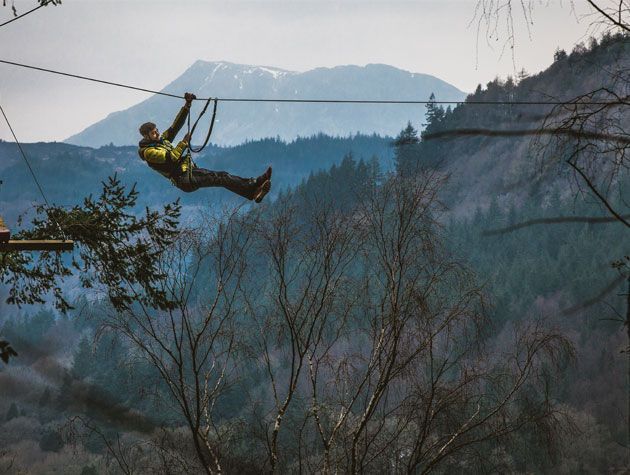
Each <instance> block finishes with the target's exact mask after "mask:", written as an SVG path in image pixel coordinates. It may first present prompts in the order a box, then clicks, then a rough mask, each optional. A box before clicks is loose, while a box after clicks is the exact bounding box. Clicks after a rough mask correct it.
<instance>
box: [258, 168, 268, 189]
mask: <svg viewBox="0 0 630 475" xmlns="http://www.w3.org/2000/svg"><path fill="white" fill-rule="evenodd" d="M269 180H271V167H267V169H266V170H265V173H263V174H262V175H260V176H259V177H258V178H256V185H257V186H261V185H262V184H263V183H265V182H266V181H269Z"/></svg>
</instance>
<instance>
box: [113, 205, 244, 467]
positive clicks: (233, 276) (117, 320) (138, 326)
mask: <svg viewBox="0 0 630 475" xmlns="http://www.w3.org/2000/svg"><path fill="white" fill-rule="evenodd" d="M241 228H242V222H241V218H240V217H239V214H238V211H233V212H231V213H230V214H229V215H228V216H224V217H222V218H221V219H216V220H212V221H208V222H206V223H203V224H202V225H200V226H199V227H198V228H196V229H195V230H192V229H186V230H183V231H181V232H180V234H179V236H178V237H177V239H176V240H175V241H174V242H173V243H172V244H171V245H170V246H169V247H168V249H167V250H166V251H165V252H164V253H163V256H162V258H161V259H160V261H159V267H160V270H161V271H162V272H163V273H164V275H165V276H166V278H165V279H164V280H163V281H162V283H161V285H162V287H161V289H160V291H161V292H163V294H164V295H166V296H167V297H168V301H169V302H170V304H169V305H168V307H167V308H164V309H161V310H160V309H158V308H155V307H151V306H150V305H147V304H146V303H145V301H144V299H142V298H140V297H141V296H140V295H138V297H137V298H136V299H134V300H135V302H134V303H133V304H131V305H129V306H127V307H126V308H124V309H120V310H118V311H115V312H112V313H111V314H110V315H109V317H108V318H107V320H106V322H105V324H104V325H105V326H106V327H107V328H109V329H111V330H114V331H116V332H119V333H121V334H123V335H125V336H126V337H127V338H128V340H129V342H130V343H131V344H132V348H133V349H134V351H135V353H136V356H138V357H142V358H144V359H145V360H146V361H148V362H149V363H150V364H151V365H152V366H153V367H154V368H155V369H156V370H157V371H158V372H159V375H160V377H161V380H162V382H163V383H164V385H165V386H166V388H167V389H168V398H167V400H166V401H165V402H167V403H169V404H170V405H172V409H173V410H174V411H175V413H176V414H178V415H179V416H181V418H182V420H183V421H184V422H185V424H186V428H187V430H188V434H189V436H190V437H191V439H192V444H193V447H194V450H195V455H196V457H197V459H198V466H199V469H202V470H203V471H204V472H205V473H221V472H222V471H223V467H222V465H221V460H222V452H223V451H224V450H225V449H226V444H227V443H228V442H229V437H230V433H229V430H224V428H222V427H221V425H220V424H218V423H217V421H216V420H215V416H214V409H215V405H216V403H217V399H218V398H219V396H220V395H221V394H222V393H223V392H224V390H225V389H226V387H227V386H228V384H229V382H230V377H231V374H232V373H233V371H234V369H235V365H236V361H235V357H234V355H235V351H236V341H237V338H236V324H237V317H238V316H239V315H240V313H239V303H238V301H237V294H238V292H237V290H238V288H239V285H240V282H241V280H242V279H243V277H244V275H245V273H246V271H247V263H246V259H245V256H246V255H247V248H248V246H249V245H250V236H249V235H247V234H243V233H241V232H240V230H241ZM201 276H203V281H204V287H203V288H200V287H199V285H200V284H199V281H200V279H201ZM128 291H129V292H130V294H132V295H133V293H134V292H135V291H139V290H137V289H136V288H135V287H134V286H130V287H129V289H128ZM122 453H123V452H121V454H122ZM119 458H121V459H122V457H119ZM117 460H118V459H117Z"/></svg>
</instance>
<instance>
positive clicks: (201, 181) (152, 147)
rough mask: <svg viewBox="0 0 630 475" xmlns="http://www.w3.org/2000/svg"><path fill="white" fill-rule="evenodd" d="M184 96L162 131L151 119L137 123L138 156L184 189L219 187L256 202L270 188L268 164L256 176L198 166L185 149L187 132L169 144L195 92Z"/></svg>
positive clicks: (180, 125) (187, 139) (179, 126)
mask: <svg viewBox="0 0 630 475" xmlns="http://www.w3.org/2000/svg"><path fill="white" fill-rule="evenodd" d="M184 99H185V100H186V104H185V105H184V106H183V107H182V108H181V110H180V111H179V113H178V114H177V117H175V120H174V121H173V124H172V125H171V126H170V127H169V128H168V129H167V130H166V131H164V132H163V133H162V135H160V133H159V131H158V129H157V126H156V125H155V124H154V123H153V122H145V123H144V124H142V125H141V126H140V129H139V130H140V135H142V140H141V141H140V143H139V144H138V147H139V148H138V154H139V155H140V158H141V159H142V160H144V161H145V162H147V165H149V166H150V167H151V168H153V169H154V170H155V171H157V172H158V173H160V174H161V175H163V176H165V177H166V178H168V179H169V180H171V182H172V183H173V184H174V185H175V186H176V187H177V188H179V189H180V190H182V191H185V192H186V193H189V192H192V191H196V190H198V189H199V188H207V187H223V188H226V189H227V190H230V191H231V192H233V193H236V194H237V195H240V196H242V197H243V198H246V199H248V200H253V201H255V202H256V203H260V202H261V201H262V200H263V198H264V197H265V195H266V194H267V193H269V190H271V167H269V168H267V170H266V171H265V172H264V173H263V174H262V175H260V176H259V177H258V178H241V177H239V176H236V175H230V174H229V173H227V172H217V171H211V170H206V169H205V168H198V167H197V165H195V164H194V162H193V161H192V157H191V155H190V152H187V153H186V151H187V149H188V147H189V144H190V138H191V137H190V133H187V134H186V135H184V138H183V139H182V140H181V141H180V142H179V143H178V144H177V146H173V144H172V143H171V141H172V140H173V139H175V136H176V135H177V133H178V132H179V131H180V129H181V128H182V126H183V125H184V122H185V121H186V118H187V117H188V114H189V113H190V105H191V104H192V101H193V100H194V99H196V96H195V95H194V94H191V93H189V92H187V93H186V94H185V95H184Z"/></svg>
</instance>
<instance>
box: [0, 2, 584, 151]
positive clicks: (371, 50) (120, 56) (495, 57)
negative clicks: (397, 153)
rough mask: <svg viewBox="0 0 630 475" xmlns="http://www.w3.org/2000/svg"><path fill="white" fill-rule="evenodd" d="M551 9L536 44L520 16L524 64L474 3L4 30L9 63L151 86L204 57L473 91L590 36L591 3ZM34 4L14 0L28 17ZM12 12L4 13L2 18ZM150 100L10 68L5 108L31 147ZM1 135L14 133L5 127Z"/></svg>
mask: <svg viewBox="0 0 630 475" xmlns="http://www.w3.org/2000/svg"><path fill="white" fill-rule="evenodd" d="M541 3H543V4H546V3H548V4H549V6H546V7H545V6H539V7H538V8H537V9H536V10H535V11H534V16H533V20H534V23H533V25H531V37H530V35H529V34H528V31H527V29H526V28H525V26H524V22H522V21H520V20H521V18H520V17H518V16H517V17H516V20H517V21H516V23H517V25H518V28H517V31H516V42H517V50H516V54H515V60H514V61H515V64H514V63H513V59H512V55H511V54H510V52H509V50H508V51H507V52H505V53H504V54H503V55H502V54H501V50H502V45H503V44H502V42H492V44H490V45H489V44H488V43H487V41H486V39H485V36H484V34H483V33H482V34H481V36H480V39H479V41H478V45H477V28H476V24H474V23H473V24H471V22H472V21H473V19H474V12H475V5H476V1H475V0H458V1H456V0H441V1H431V0H415V1H414V0H407V1H392V0H388V1H384V0H381V1H359V0H341V1H339V0H337V1H321V0H316V1H313V0H292V1H273V0H258V1H240V0H229V1H225V0H223V1H213V0H204V1H202V0H198V1H193V0H151V1H147V0H128V1H115V0H63V4H62V5H60V6H57V7H53V6H50V7H46V8H41V9H39V10H38V11H36V12H34V13H32V14H30V15H28V16H26V17H24V18H23V19H20V20H18V21H15V22H13V23H11V24H9V25H7V26H5V27H3V28H0V59H5V60H9V61H16V62H21V63H26V64H32V65H35V66H41V67H45V68H50V69H58V70H63V71H67V72H71V73H75V74H80V75H85V76H93V77H98V78H102V79H106V80H110V81H114V82H124V83H129V84H132V85H137V86H139V87H145V88H148V89H161V88H162V87H164V86H165V85H166V84H168V83H169V82H170V81H172V80H173V79H175V78H176V77H177V76H179V75H180V74H181V73H182V72H183V71H184V70H185V69H186V68H187V67H188V66H190V64H191V63H193V62H194V61H195V60H197V59H203V60H208V61H219V60H224V61H230V62H234V63H243V64H255V65H266V66H276V67H280V68H284V69H289V70H295V71H305V70H308V69H312V68H315V67H320V66H326V67H331V66H337V65H343V64H357V65H365V64H367V63H385V64H390V65H392V66H396V67H399V68H402V69H405V70H408V71H412V72H419V73H427V74H432V75H434V76H437V77H439V78H440V79H443V80H445V81H447V82H450V83H451V84H453V85H455V86H457V87H458V88H460V89H462V90H464V91H472V90H474V88H475V87H476V85H477V84H479V83H481V84H485V83H487V82H488V81H490V80H492V79H493V78H495V77H496V76H500V77H505V76H507V75H509V74H513V73H514V71H515V70H520V69H521V68H525V70H527V71H528V72H530V73H534V72H538V71H540V70H542V69H544V68H546V67H547V66H548V65H549V64H550V63H551V61H552V57H553V52H554V51H555V49H556V48H557V47H558V46H559V47H562V48H565V49H567V50H571V49H572V47H573V46H574V45H575V44H576V43H578V42H580V41H583V40H585V32H586V29H587V28H586V26H587V23H588V22H587V21H585V20H582V21H580V15H581V14H582V13H583V12H584V11H585V7H584V4H585V2H584V1H582V0H578V1H576V2H574V3H575V4H577V7H576V8H577V11H572V9H571V8H570V4H571V3H570V2H569V0H564V1H560V0H548V2H547V1H545V2H541ZM35 4H36V2H35V0H15V5H16V8H17V9H18V11H19V12H20V13H23V12H25V11H27V10H29V9H30V8H33V7H34V6H35ZM11 16H12V14H11V11H10V8H8V7H4V8H2V7H0V22H3V21H5V20H8V19H10V18H11ZM182 92H183V91H182ZM146 97H148V96H147V94H145V93H141V92H133V91H128V90H125V89H120V88H114V87H110V86H104V85H98V84H95V83H90V82H85V81H79V80H76V79H68V78H61V77H57V76H53V75H50V74H47V73H40V72H35V71H30V70H23V69H19V68H16V67H13V66H7V65H2V64H0V104H1V105H2V107H3V108H4V109H5V112H6V113H7V115H8V117H9V119H10V120H11V122H12V125H13V126H14V129H15V132H16V133H17V135H18V138H19V139H20V140H23V141H27V142H31V141H52V140H63V139H65V138H67V137H68V136H70V135H72V134H74V133H77V132H79V131H81V130H82V129H83V128H85V127H86V126H88V125H90V124H92V123H94V122H96V121H97V120H100V119H102V118H104V117H105V116H106V115H107V114H109V113H110V112H113V111H116V110H120V109H124V108H127V107H129V106H131V105H133V104H135V103H138V102H140V101H142V100H144V99H146ZM419 99H426V98H419ZM178 106H179V104H177V105H174V109H175V108H176V107H178ZM422 112H423V111H421V112H420V113H419V115H420V114H421V113H422ZM0 138H2V139H6V140H8V139H9V138H10V134H9V131H8V128H7V126H6V124H5V123H4V122H1V123H0Z"/></svg>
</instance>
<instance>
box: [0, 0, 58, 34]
mask: <svg viewBox="0 0 630 475" xmlns="http://www.w3.org/2000/svg"><path fill="white" fill-rule="evenodd" d="M51 1H52V3H55V2H54V0H48V1H47V2H44V3H42V4H41V5H40V6H38V7H35V8H33V9H32V10H29V11H27V12H26V13H22V14H21V15H19V16H16V17H14V18H12V19H11V20H9V21H5V22H4V23H1V24H0V28H2V27H3V26H4V25H8V24H9V23H13V22H14V21H16V20H19V19H20V18H23V17H25V16H26V15H28V14H29V13H33V12H34V11H36V10H39V9H40V8H42V7H45V6H46V5H48V4H49V3H51Z"/></svg>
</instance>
